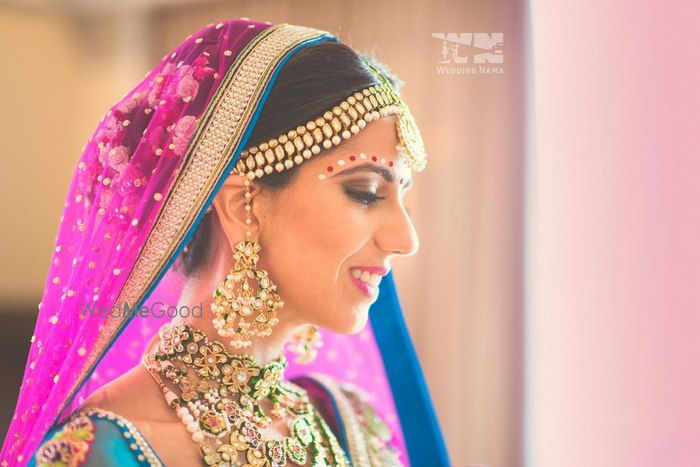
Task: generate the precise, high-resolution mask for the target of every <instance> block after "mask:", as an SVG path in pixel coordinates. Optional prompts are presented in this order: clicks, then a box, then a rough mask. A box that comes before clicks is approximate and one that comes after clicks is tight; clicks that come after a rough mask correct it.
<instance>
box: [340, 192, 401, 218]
mask: <svg viewBox="0 0 700 467" xmlns="http://www.w3.org/2000/svg"><path fill="white" fill-rule="evenodd" d="M345 192H346V193H347V194H348V195H350V196H351V197H352V198H354V199H355V200H356V201H358V202H359V203H360V204H361V205H363V206H366V207H369V208H371V207H373V206H374V203H376V202H377V201H380V200H383V199H384V198H386V197H385V196H377V195H376V194H375V193H372V192H371V191H355V190H345ZM404 209H405V210H406V214H408V217H409V218H411V219H413V216H412V215H411V210H410V209H409V208H408V206H406V207H404Z"/></svg>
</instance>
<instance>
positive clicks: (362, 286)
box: [350, 275, 377, 297]
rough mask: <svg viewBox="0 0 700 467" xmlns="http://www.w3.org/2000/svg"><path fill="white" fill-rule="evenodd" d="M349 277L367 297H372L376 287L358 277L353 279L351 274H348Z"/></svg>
mask: <svg viewBox="0 0 700 467" xmlns="http://www.w3.org/2000/svg"><path fill="white" fill-rule="evenodd" d="M350 279H352V281H353V282H354V283H355V285H356V286H357V287H358V288H359V289H360V290H361V291H362V292H364V293H365V295H367V296H368V297H374V294H375V293H377V287H372V286H371V285H369V284H365V283H364V282H362V281H361V280H360V279H355V278H354V277H352V275H350Z"/></svg>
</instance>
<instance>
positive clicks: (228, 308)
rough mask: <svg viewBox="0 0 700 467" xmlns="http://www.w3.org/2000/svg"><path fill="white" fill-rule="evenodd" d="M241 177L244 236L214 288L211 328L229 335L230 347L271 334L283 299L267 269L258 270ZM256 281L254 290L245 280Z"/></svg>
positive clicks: (247, 188)
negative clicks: (212, 326) (243, 200)
mask: <svg viewBox="0 0 700 467" xmlns="http://www.w3.org/2000/svg"><path fill="white" fill-rule="evenodd" d="M243 177H244V179H245V182H244V183H245V201H246V204H245V211H246V221H245V222H246V239H245V240H243V241H241V242H238V243H237V244H236V246H235V248H234V252H233V260H234V262H235V264H234V266H233V269H231V270H230V271H229V273H228V274H227V275H226V279H225V280H224V281H223V282H221V283H220V284H219V286H218V287H217V288H216V290H215V291H214V303H212V304H211V310H212V311H213V312H214V316H215V317H214V319H213V320H212V322H213V323H214V327H215V328H216V330H217V332H218V333H219V335H220V336H222V337H226V338H231V341H230V344H231V345H232V346H234V347H248V346H250V345H252V342H251V338H252V337H254V336H259V337H265V336H269V335H270V334H271V333H272V327H273V326H274V325H275V324H277V323H278V322H279V318H277V310H279V309H281V308H282V307H284V302H283V301H282V300H280V297H279V295H278V294H277V286H276V285H274V284H273V283H272V281H271V280H270V278H269V277H268V273H267V271H265V270H264V269H259V268H258V266H257V262H258V260H259V256H258V252H259V251H260V244H259V243H258V242H256V241H254V240H251V239H250V237H251V236H252V233H251V231H250V224H251V222H252V221H251V218H250V210H251V208H250V198H251V194H250V180H249V179H248V178H247V177H245V176H243ZM249 279H250V280H252V281H254V282H257V288H256V289H257V291H256V290H255V289H254V288H253V287H251V284H250V283H249V282H248V280H249Z"/></svg>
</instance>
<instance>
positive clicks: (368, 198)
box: [345, 188, 386, 207]
mask: <svg viewBox="0 0 700 467" xmlns="http://www.w3.org/2000/svg"><path fill="white" fill-rule="evenodd" d="M345 193H346V194H347V195H348V196H350V197H351V198H352V199H353V200H355V201H357V202H358V203H359V204H361V205H363V206H366V207H372V206H374V204H375V203H377V201H380V200H383V199H385V198H386V197H385V196H377V194H376V193H374V192H372V191H357V190H350V189H347V188H346V189H345Z"/></svg>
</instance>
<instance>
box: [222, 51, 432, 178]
mask: <svg viewBox="0 0 700 467" xmlns="http://www.w3.org/2000/svg"><path fill="white" fill-rule="evenodd" d="M365 63H366V64H367V66H368V67H369V68H370V69H371V70H372V72H373V73H374V74H375V75H376V76H377V78H378V79H379V80H380V83H379V84H375V85H372V86H369V87H367V88H364V89H362V90H360V91H357V92H355V93H353V94H352V95H351V96H349V97H347V98H346V99H345V100H343V101H342V102H340V103H339V104H338V105H336V106H334V107H333V108H332V109H330V110H328V111H326V112H324V113H323V115H321V116H318V117H317V118H314V119H312V120H309V121H308V122H307V123H306V125H300V126H298V127H297V128H296V129H293V130H290V131H288V132H287V133H283V134H282V135H280V136H278V137H277V138H272V139H270V140H269V141H266V142H264V143H261V144H259V145H257V146H253V147H250V148H248V149H245V150H244V151H243V152H242V153H241V157H240V160H239V161H238V164H236V167H235V168H234V169H233V170H231V174H242V175H244V176H246V177H247V178H248V179H249V180H253V179H255V178H261V177H262V176H264V175H265V174H270V173H272V172H273V171H277V172H282V171H283V170H284V169H291V168H292V167H294V165H299V164H301V163H302V162H304V161H305V160H306V159H310V158H311V156H313V155H316V154H318V153H320V152H321V148H324V149H328V148H331V147H332V146H337V145H338V144H340V142H341V141H343V140H346V139H349V138H350V137H351V136H352V135H356V134H357V133H359V131H360V130H361V129H363V128H364V127H365V126H366V125H367V123H368V122H371V121H372V120H376V119H379V118H381V117H385V116H387V115H397V116H398V117H399V118H398V119H397V121H396V131H397V133H398V136H399V144H398V145H397V146H396V149H397V151H399V153H400V154H402V155H404V156H406V157H407V165H408V166H409V167H410V168H411V169H413V170H415V171H417V172H419V171H421V170H423V169H424V168H425V165H426V154H425V148H424V146H423V139H422V137H421V135H420V131H419V130H418V126H417V125H416V121H415V119H414V118H413V115H412V114H411V112H410V111H409V109H408V106H407V105H406V104H405V103H404V102H403V100H402V99H401V97H400V96H399V94H398V92H396V90H395V89H394V86H393V85H392V84H391V82H390V81H389V79H388V78H387V77H386V76H385V75H384V74H383V73H382V72H381V71H380V70H379V69H377V68H376V67H375V66H373V65H372V64H370V63H369V62H367V61H365Z"/></svg>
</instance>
